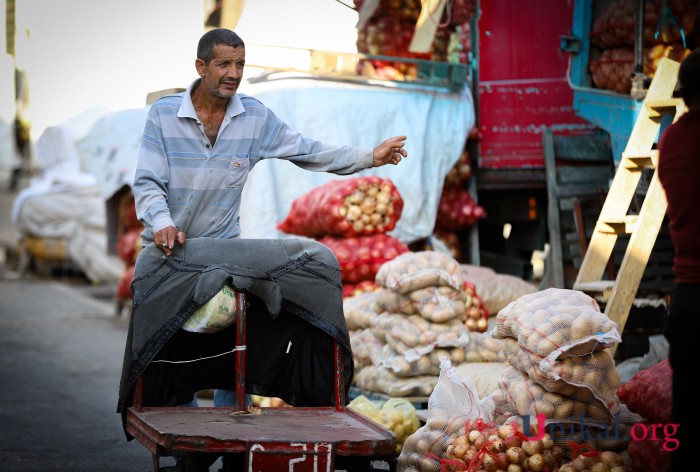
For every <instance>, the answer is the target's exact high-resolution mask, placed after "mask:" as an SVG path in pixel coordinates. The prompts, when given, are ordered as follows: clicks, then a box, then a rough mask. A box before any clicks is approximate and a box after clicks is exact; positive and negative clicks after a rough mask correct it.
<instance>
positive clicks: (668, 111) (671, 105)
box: [645, 98, 683, 118]
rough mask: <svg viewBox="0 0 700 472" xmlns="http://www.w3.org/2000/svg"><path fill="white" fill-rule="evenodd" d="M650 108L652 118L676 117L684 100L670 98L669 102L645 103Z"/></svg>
mask: <svg viewBox="0 0 700 472" xmlns="http://www.w3.org/2000/svg"><path fill="white" fill-rule="evenodd" d="M645 104H646V106H647V108H648V113H647V114H648V115H649V117H650V118H657V117H659V116H661V115H675V114H676V109H677V107H679V106H683V100H682V99H680V98H669V99H667V100H654V101H650V102H645Z"/></svg>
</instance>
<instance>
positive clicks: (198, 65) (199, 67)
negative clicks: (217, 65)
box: [194, 59, 207, 77]
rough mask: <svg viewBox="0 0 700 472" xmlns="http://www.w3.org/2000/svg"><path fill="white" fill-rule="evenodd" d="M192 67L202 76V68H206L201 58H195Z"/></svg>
mask: <svg viewBox="0 0 700 472" xmlns="http://www.w3.org/2000/svg"><path fill="white" fill-rule="evenodd" d="M194 67H195V69H197V73H198V74H199V76H200V77H204V70H205V69H206V68H207V65H206V64H205V63H204V61H203V60H201V59H195V61H194Z"/></svg>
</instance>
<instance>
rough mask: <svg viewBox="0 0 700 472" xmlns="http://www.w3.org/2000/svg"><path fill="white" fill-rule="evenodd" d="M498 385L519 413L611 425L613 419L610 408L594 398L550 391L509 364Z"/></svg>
mask: <svg viewBox="0 0 700 472" xmlns="http://www.w3.org/2000/svg"><path fill="white" fill-rule="evenodd" d="M498 387H499V389H500V390H501V392H502V393H503V395H504V396H505V398H506V399H507V400H508V403H509V404H510V406H511V409H512V412H513V413H515V414H516V415H532V416H537V415H538V414H544V415H545V417H546V418H548V419H554V420H557V421H559V422H572V423H575V422H578V421H582V420H583V421H586V422H587V423H591V424H608V423H610V421H611V420H612V419H613V415H612V414H611V413H610V410H608V409H607V408H606V406H605V405H603V403H602V402H601V401H600V400H598V399H597V398H595V397H591V399H590V400H588V401H585V402H583V401H580V400H576V399H574V398H572V397H568V396H566V395H562V394H560V393H554V392H548V391H547V390H545V389H544V387H542V386H541V385H540V384H538V383H535V382H533V381H532V380H531V379H530V378H529V377H528V375H527V374H526V373H525V372H522V371H520V370H518V369H516V368H515V367H512V366H511V367H509V368H508V369H506V371H505V372H503V375H502V376H501V380H500V381H499V383H498Z"/></svg>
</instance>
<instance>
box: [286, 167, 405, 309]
mask: <svg viewBox="0 0 700 472" xmlns="http://www.w3.org/2000/svg"><path fill="white" fill-rule="evenodd" d="M402 210H403V199H402V198H401V195H400V194H399V192H398V190H397V189H396V187H395V186H394V183H393V182H392V181H391V180H389V179H382V178H381V177H377V176H362V177H353V178H349V179H342V180H332V181H330V182H328V183H326V184H324V185H321V186H319V187H316V188H314V189H313V190H311V191H309V192H307V193H305V194H304V195H302V196H300V197H299V198H297V199H296V200H294V202H292V206H291V209H290V210H289V213H288V214H287V217H286V218H285V219H284V221H282V222H280V223H279V224H278V225H277V229H279V230H281V231H284V232H286V233H290V234H297V235H300V236H306V237H309V238H316V239H317V240H318V241H319V242H320V243H322V244H324V245H326V246H328V248H329V249H330V250H331V251H333V254H335V256H336V258H337V259H338V263H339V264H340V278H341V280H342V282H343V294H344V295H345V296H349V295H352V294H354V293H356V292H358V290H356V288H357V285H358V284H362V290H360V291H366V290H372V289H373V288H375V287H374V278H375V276H376V274H377V271H378V270H379V267H381V265H382V264H383V263H385V262H387V261H390V260H392V259H394V258H395V257H396V256H398V255H400V254H403V253H405V252H408V246H406V245H405V244H404V243H402V242H401V241H399V240H398V239H396V238H394V237H392V236H389V235H388V234H387V233H388V232H389V231H391V230H393V229H394V228H395V227H396V223H397V221H398V220H399V218H400V217H401V212H402Z"/></svg>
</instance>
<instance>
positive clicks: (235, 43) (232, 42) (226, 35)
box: [197, 28, 245, 64]
mask: <svg viewBox="0 0 700 472" xmlns="http://www.w3.org/2000/svg"><path fill="white" fill-rule="evenodd" d="M217 44H225V45H226V46H231V47H233V48H237V47H239V46H243V47H245V44H243V40H242V39H241V38H240V36H238V35H237V34H236V33H234V32H233V31H231V30H230V29H226V28H215V29H212V30H209V31H207V32H206V33H204V34H203V35H202V37H201V38H199V44H197V59H201V60H203V61H204V62H205V63H206V64H208V63H209V61H211V58H212V56H213V55H214V52H213V51H214V46H216V45H217Z"/></svg>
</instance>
